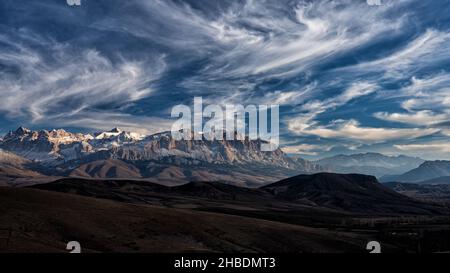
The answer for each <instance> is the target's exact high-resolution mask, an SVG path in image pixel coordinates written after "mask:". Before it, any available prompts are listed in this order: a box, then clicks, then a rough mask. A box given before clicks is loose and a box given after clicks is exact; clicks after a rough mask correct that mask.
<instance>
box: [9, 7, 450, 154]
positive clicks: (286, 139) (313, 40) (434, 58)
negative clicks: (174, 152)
mask: <svg viewBox="0 0 450 273" xmlns="http://www.w3.org/2000/svg"><path fill="white" fill-rule="evenodd" d="M381 3H382V5H380V6H376V5H369V4H368V3H367V1H366V0H335V1H328V0H318V1H306V0H273V1H269V0H233V1H231V0H127V1H119V0H81V6H69V5H67V3H66V0H39V1H35V0H21V1H16V0H2V1H0V133H2V134H3V133H6V132H7V131H9V130H14V129H15V128H17V127H18V126H20V125H24V126H26V127H30V128H32V129H53V128H65V129H68V130H81V131H86V132H92V131H99V130H107V129H111V128H113V127H121V128H123V129H126V130H132V131H139V132H143V133H156V132H159V131H165V130H170V127H171V124H172V123H173V122H174V119H172V118H171V117H170V113H171V109H172V107H174V106H175V105H178V104H187V105H192V104H193V100H194V97H196V96H201V97H203V100H204V102H205V103H206V104H208V103H210V104H219V105H225V104H238V103H239V104H244V105H250V104H251V105H260V104H278V105H280V119H281V120H280V122H281V124H280V130H281V144H282V146H283V149H284V151H285V152H287V153H289V154H295V155H299V156H302V157H305V158H309V159H314V158H319V157H325V156H331V155H335V154H350V153H362V152H381V153H385V154H388V155H398V154H405V155H411V156H420V157H422V158H424V159H450V141H449V140H450V108H449V107H450V66H449V64H450V0H440V1H423V0H392V1H390V0H381Z"/></svg>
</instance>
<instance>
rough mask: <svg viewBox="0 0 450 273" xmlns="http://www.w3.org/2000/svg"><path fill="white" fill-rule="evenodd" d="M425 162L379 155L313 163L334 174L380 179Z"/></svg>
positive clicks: (347, 156)
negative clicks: (362, 175) (368, 176)
mask: <svg viewBox="0 0 450 273" xmlns="http://www.w3.org/2000/svg"><path fill="white" fill-rule="evenodd" d="M424 162H425V160H423V159H420V158H417V157H408V156H404V155H400V156H386V155H383V154H379V153H365V154H353V155H337V156H333V157H328V158H324V159H321V160H318V161H316V162H315V163H316V164H318V165H320V166H322V167H323V168H325V169H328V170H330V171H333V172H336V173H362V174H366V175H373V176H376V177H382V176H386V175H399V174H402V173H405V172H407V171H410V170H412V169H414V168H417V167H418V166H419V165H421V164H422V163H424Z"/></svg>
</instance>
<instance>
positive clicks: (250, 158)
mask: <svg viewBox="0 0 450 273" xmlns="http://www.w3.org/2000/svg"><path fill="white" fill-rule="evenodd" d="M262 144H265V142H264V141H262V140H249V139H248V138H246V139H244V140H217V141H206V140H181V141H175V140H174V139H173V138H172V136H171V133H170V132H164V133H159V134H154V135H149V136H145V135H141V134H138V133H133V132H126V131H122V130H120V129H119V128H114V129H112V130H111V131H107V132H99V133H95V134H81V133H70V132H66V131H65V130H52V131H47V130H42V131H32V130H29V129H27V128H23V127H20V128H19V129H17V130H16V131H12V132H9V133H8V134H7V135H6V136H4V138H3V139H2V140H0V149H4V150H6V151H9V152H11V153H14V154H17V155H19V156H21V157H23V158H26V159H27V160H30V161H33V162H34V163H35V164H40V165H41V166H42V171H43V172H44V173H46V174H50V175H59V176H76V177H85V178H127V179H130V178H131V179H145V178H161V179H165V180H179V181H184V182H185V181H192V180H195V181H229V182H234V183H237V184H239V183H244V184H246V185H247V186H258V185H261V184H262V183H268V182H273V181H277V180H279V179H280V178H284V177H288V176H291V175H294V174H298V173H314V172H319V171H323V168H321V167H320V166H318V165H317V164H314V163H312V162H309V161H306V160H304V159H301V158H290V157H288V156H287V155H286V154H284V153H283V152H282V151H281V150H280V149H277V150H275V151H273V152H263V151H261V149H260V148H261V145H262Z"/></svg>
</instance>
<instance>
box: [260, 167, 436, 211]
mask: <svg viewBox="0 0 450 273" xmlns="http://www.w3.org/2000/svg"><path fill="white" fill-rule="evenodd" d="M262 189H264V190H266V191H269V192H271V193H272V194H273V195H274V196H275V197H276V198H277V199H281V200H287V201H290V202H305V201H308V202H310V203H311V204H312V205H315V206H320V207H327V208H335V209H342V210H345V211H352V212H361V213H369V212H371V213H430V212H437V211H436V207H434V206H431V205H428V204H425V203H421V202H417V201H415V200H413V199H410V198H409V197H406V196H404V195H401V194H399V193H397V192H395V191H393V190H391V189H389V188H387V187H385V186H383V185H382V184H380V183H379V182H378V180H377V179H376V178H375V177H373V176H367V175H360V174H345V175H342V174H331V173H321V174H315V175H300V176H296V177H292V178H289V179H285V180H282V181H280V182H277V183H274V184H271V185H268V186H265V187H263V188H262Z"/></svg>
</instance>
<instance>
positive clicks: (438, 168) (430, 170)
mask: <svg viewBox="0 0 450 273" xmlns="http://www.w3.org/2000/svg"><path fill="white" fill-rule="evenodd" d="M444 176H450V161H427V162H425V163H423V164H422V165H420V166H419V167H418V168H416V169H413V170H411V171H409V172H406V173H404V174H402V175H398V176H387V177H383V178H382V180H383V181H384V182H409V183H418V182H421V181H426V180H431V179H435V178H440V177H444Z"/></svg>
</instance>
